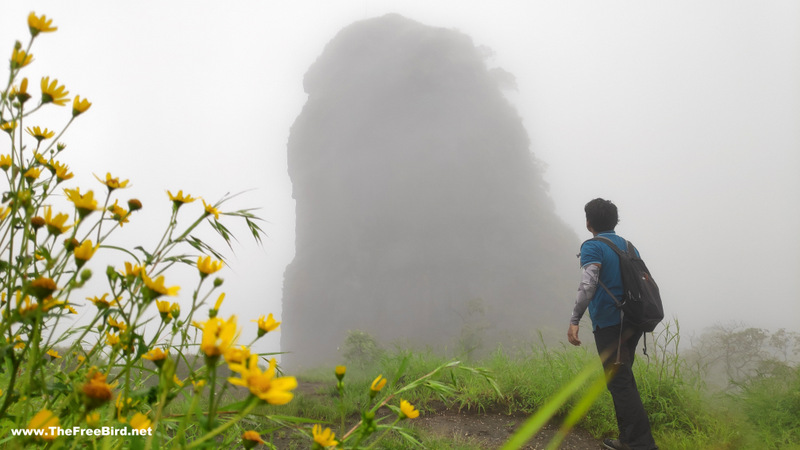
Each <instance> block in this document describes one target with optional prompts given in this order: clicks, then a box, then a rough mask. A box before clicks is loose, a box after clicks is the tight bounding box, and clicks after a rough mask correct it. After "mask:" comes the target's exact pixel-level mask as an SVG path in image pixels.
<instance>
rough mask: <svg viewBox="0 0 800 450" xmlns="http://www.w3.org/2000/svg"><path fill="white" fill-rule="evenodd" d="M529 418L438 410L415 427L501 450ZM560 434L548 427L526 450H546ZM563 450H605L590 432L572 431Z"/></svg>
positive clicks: (421, 419)
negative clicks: (557, 434)
mask: <svg viewBox="0 0 800 450" xmlns="http://www.w3.org/2000/svg"><path fill="white" fill-rule="evenodd" d="M526 419H528V416H527V415H522V414H512V415H509V414H505V413H502V412H488V411H487V412H482V413H478V412H476V411H463V410H462V411H458V410H457V409H447V408H442V409H437V410H435V411H433V412H427V413H425V414H421V415H420V416H419V417H418V418H417V419H414V426H415V427H416V428H419V429H421V430H425V431H427V432H429V433H431V434H434V435H436V436H439V437H441V438H452V439H453V441H456V442H465V443H470V444H473V445H477V446H479V447H480V448H481V449H487V450H490V449H491V450H494V449H499V448H501V447H502V446H503V444H505V443H506V441H508V439H509V438H510V437H511V435H512V434H514V432H515V431H516V430H517V428H518V427H519V426H520V425H522V423H523V422H525V420H526ZM557 431H558V426H557V425H553V424H548V425H547V426H545V427H544V428H543V429H542V430H541V431H539V433H538V434H537V435H536V436H534V437H533V438H532V439H531V440H530V441H529V442H528V443H527V444H525V445H524V446H523V447H522V448H523V449H544V448H546V447H547V444H548V443H549V442H550V440H551V439H552V438H553V436H554V435H555V434H556V432H557ZM559 448H561V449H563V450H586V449H600V448H605V447H603V445H602V444H601V442H600V441H599V440H598V439H596V438H594V437H592V435H590V434H589V433H588V432H587V431H585V430H581V429H573V430H572V431H570V433H569V434H568V435H567V437H566V438H565V439H564V441H563V442H562V443H561V446H560V447H559Z"/></svg>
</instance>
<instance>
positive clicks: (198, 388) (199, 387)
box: [192, 380, 206, 394]
mask: <svg viewBox="0 0 800 450" xmlns="http://www.w3.org/2000/svg"><path fill="white" fill-rule="evenodd" d="M205 385H206V380H200V381H195V380H192V388H193V389H194V393H195V394H199V393H200V392H202V391H203V386H205Z"/></svg>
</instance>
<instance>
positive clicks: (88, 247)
mask: <svg viewBox="0 0 800 450" xmlns="http://www.w3.org/2000/svg"><path fill="white" fill-rule="evenodd" d="M99 247H100V246H99V245H97V246H93V245H92V241H91V240H89V239H87V240H85V241H83V243H82V244H81V245H79V246H78V247H75V250H73V253H72V254H73V255H74V256H75V263H76V264H77V265H78V267H80V266H82V265H83V264H85V263H86V261H89V260H90V259H92V256H94V252H96V251H97V249H98V248H99Z"/></svg>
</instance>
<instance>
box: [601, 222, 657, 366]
mask: <svg viewBox="0 0 800 450" xmlns="http://www.w3.org/2000/svg"><path fill="white" fill-rule="evenodd" d="M589 240H590V241H599V242H603V243H605V244H606V245H608V246H609V247H610V248H611V250H614V253H616V254H617V255H618V256H619V257H622V255H623V254H624V253H623V252H622V250H620V249H619V247H617V245H616V244H614V242H613V241H612V240H611V239H609V238H607V237H605V236H595V237H593V238H591V239H589ZM625 244H626V248H625V250H626V251H625V253H627V255H626V256H629V257H636V256H637V254H638V251H637V250H636V247H635V246H634V245H633V243H632V242H631V241H628V240H626V241H625ZM597 281H598V282H599V283H600V286H603V289H605V290H606V292H607V293H608V295H610V296H611V298H612V299H614V302H615V303H616V304H617V308H619V345H618V346H617V364H620V355H619V352H620V351H621V350H622V320H623V317H624V314H623V313H622V306H623V305H624V303H620V301H619V300H618V299H617V297H616V296H615V295H614V294H612V293H611V290H610V289H608V287H606V285H605V284H603V282H602V281H600V280H599V279H598V280H597ZM642 335H643V336H644V348H643V349H642V352H643V353H644V356H647V360H648V361H649V360H650V355H648V354H647V333H642Z"/></svg>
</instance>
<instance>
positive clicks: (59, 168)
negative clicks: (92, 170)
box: [49, 160, 75, 183]
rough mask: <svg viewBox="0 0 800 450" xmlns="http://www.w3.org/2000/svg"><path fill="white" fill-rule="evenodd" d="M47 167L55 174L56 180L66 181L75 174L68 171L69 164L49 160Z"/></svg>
mask: <svg viewBox="0 0 800 450" xmlns="http://www.w3.org/2000/svg"><path fill="white" fill-rule="evenodd" d="M49 167H50V169H51V171H52V172H53V173H54V174H55V176H56V179H57V180H58V182H59V183H60V182H62V181H66V180H69V179H71V178H72V177H74V176H75V175H74V174H73V173H72V172H70V171H69V166H67V165H66V164H61V163H60V162H58V161H52V160H51V161H50V164H49Z"/></svg>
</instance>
